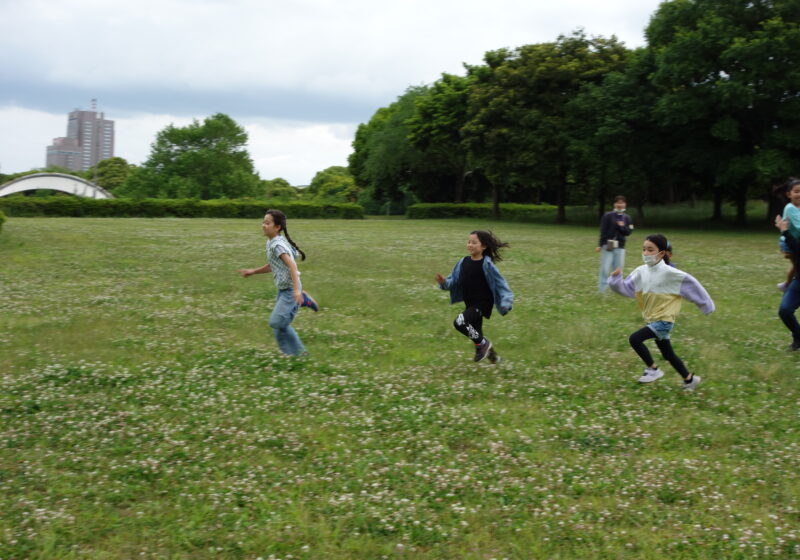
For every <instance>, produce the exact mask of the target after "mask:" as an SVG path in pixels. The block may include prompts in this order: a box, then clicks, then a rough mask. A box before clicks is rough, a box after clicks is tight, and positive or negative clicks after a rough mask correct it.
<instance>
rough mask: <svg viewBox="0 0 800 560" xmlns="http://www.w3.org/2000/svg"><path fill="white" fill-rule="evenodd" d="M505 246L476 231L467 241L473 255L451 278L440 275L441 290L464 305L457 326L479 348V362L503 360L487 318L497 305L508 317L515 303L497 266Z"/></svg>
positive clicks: (460, 265) (437, 277) (456, 322)
mask: <svg viewBox="0 0 800 560" xmlns="http://www.w3.org/2000/svg"><path fill="white" fill-rule="evenodd" d="M502 247H508V243H503V242H501V241H500V240H499V239H497V238H496V237H495V236H494V235H493V234H492V233H491V232H489V231H482V230H476V231H473V232H471V233H470V234H469V239H467V252H468V253H469V255H468V256H466V257H463V258H462V259H460V260H459V261H458V262H457V263H456V266H455V267H454V268H453V272H452V273H450V276H448V277H447V278H445V277H444V276H442V275H441V274H438V273H437V274H436V281H437V282H438V283H439V287H440V288H441V289H442V290H449V291H450V303H458V302H462V301H463V302H464V305H465V309H464V311H463V312H461V313H459V314H458V317H456V319H455V321H453V326H454V327H455V328H456V330H457V331H458V332H460V333H461V334H463V335H464V336H466V337H467V338H469V339H470V340H471V341H472V343H473V344H474V345H475V358H474V360H475V361H476V362H480V361H481V360H483V359H484V358H486V357H488V358H489V361H490V362H491V363H493V364H496V363H497V362H499V361H500V357H499V356H498V355H497V353H496V352H495V350H494V348H493V347H492V343H491V342H490V341H489V340H488V339H486V337H484V336H483V318H484V317H486V318H487V319H488V318H489V317H491V315H492V307H493V306H494V307H496V308H497V311H498V312H499V313H500V315H505V314H506V313H508V312H509V311H511V306H512V304H513V303H514V294H513V293H512V292H511V289H510V288H509V287H508V282H506V279H505V278H503V275H502V274H500V271H499V270H497V267H496V266H495V265H494V262H495V261H498V262H499V261H500V260H502V258H501V257H500V254H499V250H500V248H502Z"/></svg>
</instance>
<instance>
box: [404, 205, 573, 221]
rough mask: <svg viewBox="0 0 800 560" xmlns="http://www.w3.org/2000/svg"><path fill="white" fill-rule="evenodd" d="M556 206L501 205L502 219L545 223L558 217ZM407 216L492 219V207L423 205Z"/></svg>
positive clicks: (408, 211)
mask: <svg viewBox="0 0 800 560" xmlns="http://www.w3.org/2000/svg"><path fill="white" fill-rule="evenodd" d="M556 210H557V208H556V207H555V206H552V205H550V204H514V203H508V204H505V203H504V204H501V205H500V219H501V220H506V221H510V222H545V221H553V220H555V217H556ZM406 215H407V216H408V217H409V218H412V219H441V218H479V219H485V220H488V219H492V217H493V216H492V205H491V204H488V203H471V202H468V203H464V204H455V203H421V204H413V205H411V206H409V207H408V210H407V212H406Z"/></svg>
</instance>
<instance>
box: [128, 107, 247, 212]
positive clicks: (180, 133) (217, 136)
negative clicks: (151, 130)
mask: <svg viewBox="0 0 800 560" xmlns="http://www.w3.org/2000/svg"><path fill="white" fill-rule="evenodd" d="M246 144H247V133H246V132H245V130H244V129H243V128H242V127H241V126H239V125H238V124H236V122H235V121H234V120H233V119H231V118H230V117H229V116H227V115H225V114H222V113H217V114H216V115H213V116H211V117H207V118H206V119H204V120H203V122H202V123H200V122H199V121H197V120H195V121H193V122H192V124H190V125H189V126H186V127H176V126H174V125H169V126H167V127H166V128H165V129H164V130H162V131H161V132H159V133H158V135H157V136H156V141H155V142H154V143H153V145H152V149H151V152H150V157H149V158H148V159H147V161H145V162H144V164H143V165H142V168H141V170H140V171H138V172H136V173H133V174H132V175H131V177H130V180H129V181H126V183H125V185H123V187H122V192H124V193H125V194H127V195H130V196H137V197H161V198H200V199H210V198H238V197H246V196H256V195H257V194H258V192H259V188H260V180H259V178H258V175H257V174H256V173H255V172H254V169H253V161H252V160H251V159H250V155H249V154H248V152H247V149H246Z"/></svg>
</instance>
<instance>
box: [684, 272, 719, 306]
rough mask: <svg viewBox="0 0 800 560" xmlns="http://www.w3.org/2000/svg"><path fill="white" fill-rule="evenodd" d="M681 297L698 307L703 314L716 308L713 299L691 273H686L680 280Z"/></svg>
mask: <svg viewBox="0 0 800 560" xmlns="http://www.w3.org/2000/svg"><path fill="white" fill-rule="evenodd" d="M681 297H682V298H685V299H686V300H687V301H691V302H692V303H693V304H695V305H696V306H697V307H699V308H700V311H702V312H703V314H704V315H708V314H709V313H711V312H713V311H714V309H716V306H715V305H714V300H712V299H711V296H710V295H708V292H707V291H706V289H705V288H704V287H703V285H702V284H700V282H698V281H697V280H696V279H695V277H694V276H692V275H691V274H687V275H686V277H685V278H684V279H683V282H681Z"/></svg>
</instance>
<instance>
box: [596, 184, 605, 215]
mask: <svg viewBox="0 0 800 560" xmlns="http://www.w3.org/2000/svg"><path fill="white" fill-rule="evenodd" d="M597 204H598V208H597V217H598V218H602V217H603V214H604V213H605V210H606V189H605V187H600V189H598V191H597Z"/></svg>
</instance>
